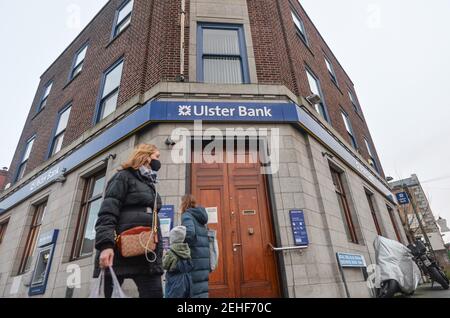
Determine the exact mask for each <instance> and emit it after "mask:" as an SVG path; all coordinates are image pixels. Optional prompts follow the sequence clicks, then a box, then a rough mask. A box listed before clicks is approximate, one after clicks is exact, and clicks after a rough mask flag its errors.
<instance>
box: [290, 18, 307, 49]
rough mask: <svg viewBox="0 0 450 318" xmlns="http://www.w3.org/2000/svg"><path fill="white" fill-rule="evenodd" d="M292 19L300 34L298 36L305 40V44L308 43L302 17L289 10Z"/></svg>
mask: <svg viewBox="0 0 450 318" xmlns="http://www.w3.org/2000/svg"><path fill="white" fill-rule="evenodd" d="M291 15H292V20H293V21H294V24H295V27H296V29H297V34H298V35H299V36H300V38H301V39H302V40H303V42H305V44H308V39H307V37H306V31H305V25H304V24H303V21H302V19H300V17H299V16H298V15H297V14H296V13H294V11H291Z"/></svg>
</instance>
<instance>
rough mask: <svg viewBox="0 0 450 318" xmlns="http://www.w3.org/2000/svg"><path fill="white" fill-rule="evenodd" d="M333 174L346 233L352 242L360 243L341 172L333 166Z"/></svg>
mask: <svg viewBox="0 0 450 318" xmlns="http://www.w3.org/2000/svg"><path fill="white" fill-rule="evenodd" d="M331 176H332V178H333V183H334V187H335V191H336V195H337V199H338V203H339V208H340V210H341V213H342V215H343V218H344V220H345V222H344V223H345V225H346V228H345V230H346V233H347V237H348V239H349V241H350V242H352V243H355V244H358V236H357V234H356V229H355V225H354V222H353V218H352V214H351V211H350V206H349V204H348V200H347V195H346V193H345V190H344V184H343V183H342V176H341V173H340V172H339V171H337V170H335V169H333V168H331Z"/></svg>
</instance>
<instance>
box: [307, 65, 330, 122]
mask: <svg viewBox="0 0 450 318" xmlns="http://www.w3.org/2000/svg"><path fill="white" fill-rule="evenodd" d="M306 75H307V77H308V83H309V88H310V90H311V94H314V95H318V96H320V98H321V101H320V103H318V104H316V105H314V107H315V108H316V111H317V112H318V113H319V114H320V115H321V116H322V117H323V118H324V119H325V120H326V121H328V116H327V112H326V110H325V104H324V98H323V94H322V90H321V87H320V82H319V79H318V78H317V77H316V76H315V75H314V74H313V73H312V72H311V71H310V70H309V69H306Z"/></svg>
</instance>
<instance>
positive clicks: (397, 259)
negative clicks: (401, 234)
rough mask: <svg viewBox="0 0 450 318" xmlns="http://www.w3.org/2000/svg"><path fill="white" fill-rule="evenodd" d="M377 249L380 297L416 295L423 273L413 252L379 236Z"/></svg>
mask: <svg viewBox="0 0 450 318" xmlns="http://www.w3.org/2000/svg"><path fill="white" fill-rule="evenodd" d="M373 246H374V249H375V255H376V262H377V269H378V273H379V277H378V279H379V281H380V282H381V291H380V297H392V296H393V295H394V294H395V293H396V292H402V293H404V294H406V295H410V294H412V293H414V291H415V290H416V288H417V286H418V285H419V282H420V280H421V272H420V269H419V267H418V266H417V265H416V263H415V262H414V259H413V255H412V254H411V251H410V250H409V249H408V248H407V247H406V246H404V245H403V244H401V243H399V242H397V241H393V240H389V239H387V238H385V237H382V236H378V237H377V238H376V239H375V241H374V242H373Z"/></svg>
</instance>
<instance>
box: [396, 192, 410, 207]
mask: <svg viewBox="0 0 450 318" xmlns="http://www.w3.org/2000/svg"><path fill="white" fill-rule="evenodd" d="M396 196H397V201H398V203H400V204H402V205H404V204H409V198H408V194H406V192H399V193H397V194H396Z"/></svg>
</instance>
